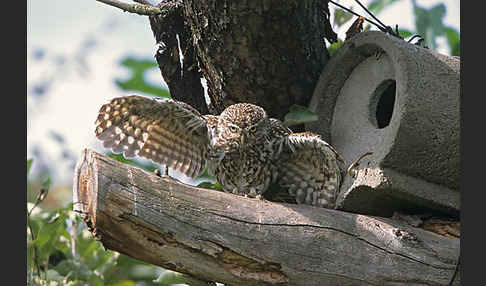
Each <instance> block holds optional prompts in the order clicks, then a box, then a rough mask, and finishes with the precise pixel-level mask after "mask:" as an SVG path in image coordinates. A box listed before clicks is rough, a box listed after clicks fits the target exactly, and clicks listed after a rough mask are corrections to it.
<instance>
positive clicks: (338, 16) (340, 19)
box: [334, 9, 354, 27]
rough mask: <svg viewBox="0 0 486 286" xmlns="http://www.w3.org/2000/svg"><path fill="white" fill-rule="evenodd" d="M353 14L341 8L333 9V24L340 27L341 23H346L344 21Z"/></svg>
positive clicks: (349, 18)
mask: <svg viewBox="0 0 486 286" xmlns="http://www.w3.org/2000/svg"><path fill="white" fill-rule="evenodd" d="M353 16H354V15H353V14H351V13H349V12H347V11H345V10H343V9H336V10H334V25H336V26H338V27H341V26H342V25H344V24H346V22H348V21H349V20H351V18H353Z"/></svg>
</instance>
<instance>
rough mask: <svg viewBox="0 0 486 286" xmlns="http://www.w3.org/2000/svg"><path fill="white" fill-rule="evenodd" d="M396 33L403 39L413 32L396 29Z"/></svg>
mask: <svg viewBox="0 0 486 286" xmlns="http://www.w3.org/2000/svg"><path fill="white" fill-rule="evenodd" d="M398 34H399V35H400V36H402V37H403V38H404V39H406V38H408V37H411V36H412V35H413V33H412V32H411V31H409V30H407V29H398Z"/></svg>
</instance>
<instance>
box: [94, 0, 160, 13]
mask: <svg viewBox="0 0 486 286" xmlns="http://www.w3.org/2000/svg"><path fill="white" fill-rule="evenodd" d="M96 1H98V2H101V3H104V4H107V5H110V6H113V7H117V8H120V9H122V10H123V11H125V12H130V13H136V14H139V15H144V16H153V15H158V14H161V13H162V11H161V10H160V9H159V8H157V7H154V6H152V5H147V4H138V3H135V4H128V3H125V2H121V1H118V0H96ZM144 2H145V1H144Z"/></svg>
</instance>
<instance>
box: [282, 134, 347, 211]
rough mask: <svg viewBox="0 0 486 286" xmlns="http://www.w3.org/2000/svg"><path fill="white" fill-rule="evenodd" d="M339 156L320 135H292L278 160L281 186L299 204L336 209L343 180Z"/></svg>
mask: <svg viewBox="0 0 486 286" xmlns="http://www.w3.org/2000/svg"><path fill="white" fill-rule="evenodd" d="M339 158H340V156H339V155H338V153H337V152H336V150H334V148H332V147H331V146H330V145H329V144H328V143H327V142H325V141H324V140H322V139H321V138H320V136H319V135H318V134H315V133H312V132H302V133H292V134H289V135H288V137H287V138H286V139H285V143H284V144H283V149H282V152H281V153H280V156H279V159H278V160H279V162H278V165H279V169H280V174H281V175H280V176H279V177H280V179H279V182H280V185H281V186H282V187H284V188H287V189H288V192H289V195H290V196H293V197H295V201H296V202H297V203H305V204H310V205H315V206H321V207H326V208H334V204H335V200H336V196H337V193H338V191H339V186H340V183H341V169H340V167H339V165H338V160H340V159H339Z"/></svg>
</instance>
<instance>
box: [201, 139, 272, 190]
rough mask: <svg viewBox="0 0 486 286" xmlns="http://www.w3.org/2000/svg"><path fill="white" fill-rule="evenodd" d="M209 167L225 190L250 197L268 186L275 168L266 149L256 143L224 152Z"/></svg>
mask: <svg viewBox="0 0 486 286" xmlns="http://www.w3.org/2000/svg"><path fill="white" fill-rule="evenodd" d="M210 165H211V162H210ZM211 169H212V170H214V171H213V173H214V175H215V176H216V178H217V180H218V182H219V183H220V184H221V185H222V186H223V188H224V190H225V191H228V192H232V193H236V194H242V195H245V194H246V195H249V196H251V197H253V196H256V195H261V194H262V193H263V192H264V191H265V190H266V189H267V188H268V186H269V184H270V183H271V181H272V180H273V179H274V178H275V177H276V174H275V172H276V170H277V168H276V166H275V164H274V162H273V160H272V159H271V154H270V152H268V149H265V148H264V147H263V146H258V145H257V146H251V148H241V149H238V150H235V151H232V152H228V153H226V154H225V155H224V157H223V158H222V160H221V161H220V162H219V163H217V164H215V165H213V166H210V170H211Z"/></svg>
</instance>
